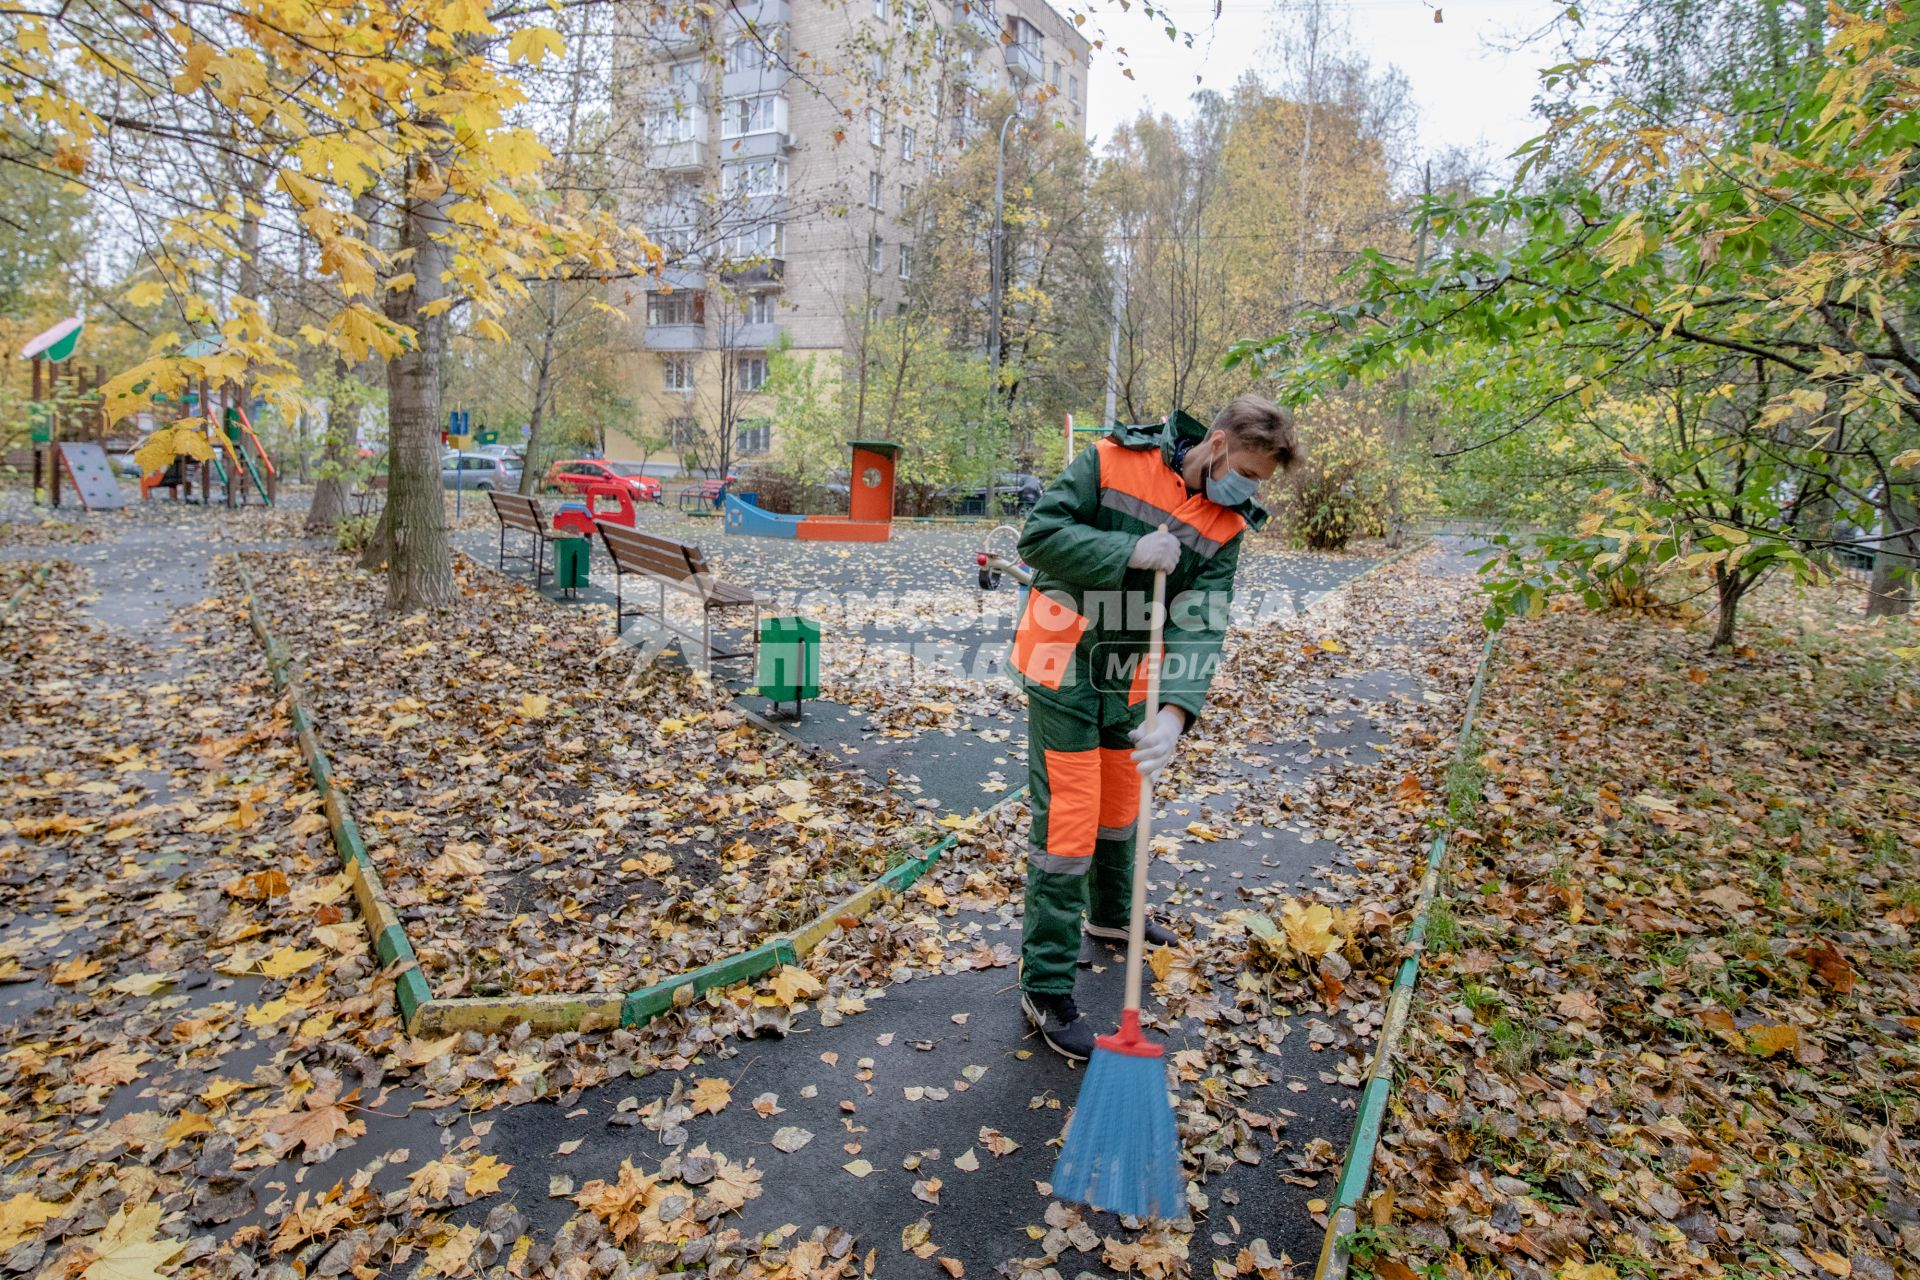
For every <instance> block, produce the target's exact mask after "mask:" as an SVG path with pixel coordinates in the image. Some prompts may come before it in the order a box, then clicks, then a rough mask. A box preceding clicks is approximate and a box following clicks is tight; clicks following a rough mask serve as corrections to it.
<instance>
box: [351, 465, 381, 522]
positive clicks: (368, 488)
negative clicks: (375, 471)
mask: <svg viewBox="0 0 1920 1280" xmlns="http://www.w3.org/2000/svg"><path fill="white" fill-rule="evenodd" d="M349 497H350V498H351V499H352V501H353V509H354V513H355V514H356V515H363V516H364V515H366V514H367V513H368V512H370V511H378V510H379V509H380V508H381V507H384V506H386V505H387V473H386V472H384V471H382V472H381V473H380V474H379V475H373V476H368V477H367V479H366V483H364V484H362V485H361V486H360V488H359V489H358V490H356V491H355V492H354V493H352V494H350V495H349Z"/></svg>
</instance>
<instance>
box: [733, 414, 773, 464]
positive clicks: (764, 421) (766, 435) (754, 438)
mask: <svg viewBox="0 0 1920 1280" xmlns="http://www.w3.org/2000/svg"><path fill="white" fill-rule="evenodd" d="M733 435H734V449H733V451H734V452H735V453H737V454H739V455H740V456H741V457H743V458H763V457H765V456H766V454H767V450H768V449H770V448H772V447H773V422H772V420H771V419H768V418H742V419H740V425H739V426H737V427H735V428H734V429H733Z"/></svg>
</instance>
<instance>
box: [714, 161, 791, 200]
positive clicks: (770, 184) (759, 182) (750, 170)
mask: <svg viewBox="0 0 1920 1280" xmlns="http://www.w3.org/2000/svg"><path fill="white" fill-rule="evenodd" d="M720 193H721V194H722V195H725V196H738V197H749V196H780V195H785V194H786V193H787V163H786V161H784V160H742V161H736V162H734V163H732V164H724V165H721V166H720Z"/></svg>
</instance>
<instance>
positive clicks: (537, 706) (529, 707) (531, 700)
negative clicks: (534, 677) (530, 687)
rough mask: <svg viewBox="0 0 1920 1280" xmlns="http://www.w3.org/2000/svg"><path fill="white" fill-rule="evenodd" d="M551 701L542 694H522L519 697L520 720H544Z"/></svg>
mask: <svg viewBox="0 0 1920 1280" xmlns="http://www.w3.org/2000/svg"><path fill="white" fill-rule="evenodd" d="M552 702H553V699H551V698H549V697H548V696H547V695H546V694H544V693H523V694H521V695H520V718H521V719H522V720H544V719H545V718H546V715H547V708H548V707H549V706H550V705H551V704H552Z"/></svg>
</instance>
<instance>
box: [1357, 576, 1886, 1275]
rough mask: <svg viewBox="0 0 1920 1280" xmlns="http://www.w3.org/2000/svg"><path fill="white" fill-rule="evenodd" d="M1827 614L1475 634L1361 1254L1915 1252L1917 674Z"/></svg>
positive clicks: (1525, 1261)
mask: <svg viewBox="0 0 1920 1280" xmlns="http://www.w3.org/2000/svg"><path fill="white" fill-rule="evenodd" d="M1836 596H1837V593H1836ZM1857 602H1858V598H1857V593H1856V594H1854V595H1853V596H1852V597H1851V598H1850V599H1847V600H1845V601H1844V603H1845V604H1847V605H1851V606H1853V607H1854V608H1855V609H1856V610H1857ZM1839 603H1840V602H1839V601H1838V600H1837V598H1835V597H1830V598H1829V599H1828V601H1827V605H1828V607H1826V608H1824V609H1822V608H1813V607H1809V606H1808V605H1807V604H1806V603H1805V602H1804V601H1800V602H1786V601H1781V600H1778V599H1774V600H1771V601H1767V602H1765V603H1763V604H1762V605H1760V606H1757V607H1756V609H1755V623H1756V625H1755V627H1754V637H1755V638H1754V639H1753V640H1752V641H1751V642H1750V644H1749V645H1748V646H1746V647H1743V648H1741V649H1740V650H1738V651H1737V652H1736V653H1734V654H1731V655H1727V656H1724V657H1721V656H1714V657H1707V656H1703V653H1702V650H1703V648H1704V645H1703V644H1702V643H1701V641H1700V639H1699V637H1698V636H1697V635H1694V634H1689V633H1686V632H1684V631H1683V630H1682V629H1680V628H1679V627H1676V626H1671V625H1662V624H1658V623H1650V622H1646V621H1639V620H1623V619H1620V618H1618V617H1605V616H1593V615H1588V614H1583V613H1562V614H1553V615H1549V616H1547V617H1545V618H1543V619H1541V620H1539V621H1536V622H1532V623H1527V624H1525V625H1521V626H1517V627H1514V628H1512V629H1511V630H1510V631H1509V632H1507V633H1504V635H1503V640H1502V652H1501V656H1500V658H1499V660H1498V664H1497V669H1496V675H1495V676H1494V678H1493V680H1492V682H1491V684H1490V686H1489V688H1488V690H1487V693H1486V697H1485V701H1484V703H1483V706H1482V717H1483V719H1482V724H1483V726H1484V737H1483V739H1482V741H1481V742H1480V744H1479V750H1478V758H1477V761H1476V762H1474V763H1473V764H1472V765H1471V766H1470V767H1469V768H1468V769H1466V770H1464V771H1463V775H1464V776H1463V777H1461V778H1460V779H1459V780H1458V781H1459V784H1460V785H1459V791H1460V794H1461V795H1462V797H1463V799H1464V800H1466V801H1471V800H1472V799H1473V798H1474V796H1475V794H1476V793H1478V794H1479V803H1478V804H1477V806H1471V807H1467V809H1466V812H1465V813H1464V816H1463V821H1464V823H1465V824H1466V826H1465V827H1464V829H1462V830H1459V831H1457V832H1456V833H1455V836H1454V839H1453V842H1452V849H1451V853H1450V861H1449V866H1448V872H1447V878H1446V881H1445V888H1446V892H1447V894H1448V895H1449V896H1448V897H1447V898H1446V899H1444V900H1443V901H1442V904H1441V908H1440V910H1439V911H1438V912H1437V913H1436V917H1435V928H1434V930H1433V931H1432V932H1431V933H1430V934H1429V938H1430V948H1429V949H1430V953H1431V955H1430V963H1429V965H1428V968H1427V972H1426V973H1425V974H1424V975H1423V979H1422V982H1423V995H1422V999H1421V1002H1420V1005H1419V1007H1418V1010H1417V1012H1416V1016H1415V1019H1414V1021H1413V1024H1412V1026H1411V1029H1410V1037H1409V1045H1408V1059H1409V1060H1408V1063H1407V1066H1406V1076H1405V1079H1404V1081H1403V1083H1402V1085H1401V1088H1400V1090H1399V1092H1398V1095H1397V1097H1396V1101H1395V1104H1394V1112H1393V1115H1392V1117H1391V1120H1390V1123H1389V1132H1388V1134H1387V1136H1386V1140H1385V1144H1384V1146H1383V1148H1382V1152H1381V1159H1380V1163H1379V1166H1378V1170H1377V1175H1378V1177H1377V1184H1378V1187H1379V1191H1378V1193H1377V1195H1376V1197H1375V1198H1374V1201H1373V1203H1372V1205H1371V1206H1369V1207H1368V1208H1367V1210H1366V1211H1365V1212H1363V1215H1362V1221H1363V1222H1367V1223H1369V1224H1370V1225H1368V1226H1367V1227H1366V1228H1365V1230H1363V1232H1362V1233H1361V1235H1360V1237H1359V1238H1358V1239H1357V1240H1356V1252H1357V1255H1358V1256H1359V1257H1361V1258H1362V1259H1363V1260H1364V1261H1366V1262H1367V1263H1368V1264H1369V1265H1370V1266H1371V1267H1372V1269H1373V1271H1374V1273H1375V1274H1377V1275H1380V1276H1382V1277H1386V1278H1387V1280H1406V1277H1408V1276H1410V1275H1413V1274H1419V1273H1420V1272H1421V1269H1422V1268H1426V1267H1432V1268H1436V1270H1435V1271H1433V1272H1430V1273H1429V1274H1447V1275H1466V1274H1469V1273H1471V1274H1485V1273H1487V1271H1488V1269H1489V1268H1493V1269H1498V1270H1504V1271H1506V1272H1508V1273H1511V1274H1514V1275H1518V1276H1526V1277H1534V1276H1538V1277H1543V1278H1544V1277H1549V1276H1551V1277H1571V1276H1578V1277H1580V1278H1581V1280H1613V1277H1616V1276H1627V1275H1639V1274H1657V1275H1665V1276H1694V1275H1698V1276H1721V1275H1726V1276H1731V1275H1741V1276H1758V1275H1774V1276H1805V1277H1813V1278H1815V1280H1824V1278H1826V1277H1835V1278H1838V1277H1848V1276H1853V1277H1861V1278H1863V1280H1891V1277H1893V1276H1896V1275H1911V1274H1913V1273H1914V1271H1915V1269H1916V1268H1920V1184H1917V1183H1916V1178H1920V1139H1916V1135H1917V1134H1920V1090H1917V1088H1916V1086H1917V1084H1920V1016H1916V1015H1917V1014H1920V975H1916V971H1915V967H1914V952H1913V942H1914V927H1915V924H1916V922H1920V794H1917V793H1916V791H1915V787H1914V779H1915V778H1916V777H1917V776H1920V727H1917V726H1920V717H1916V711H1917V710H1920V687H1917V686H1916V681H1915V679H1914V676H1913V672H1912V668H1911V666H1910V665H1905V666H1903V664H1901V663H1899V662H1898V661H1896V660H1894V659H1893V658H1892V657H1891V653H1890V646H1889V643H1888V637H1887V636H1886V635H1885V634H1884V633H1883V632H1880V631H1876V630H1873V629H1869V628H1863V627H1861V626H1859V625H1858V624H1857V622H1849V621H1843V620H1837V619H1838V615H1839V609H1838V607H1837V605H1838V604H1839ZM1778 621H1787V622H1790V623H1791V624H1792V625H1791V626H1790V627H1783V626H1780V625H1777V622H1778ZM1893 629H1894V630H1897V631H1901V632H1910V631H1911V630H1912V628H1911V627H1909V626H1907V625H1905V624H1895V627H1894V628H1893Z"/></svg>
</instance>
